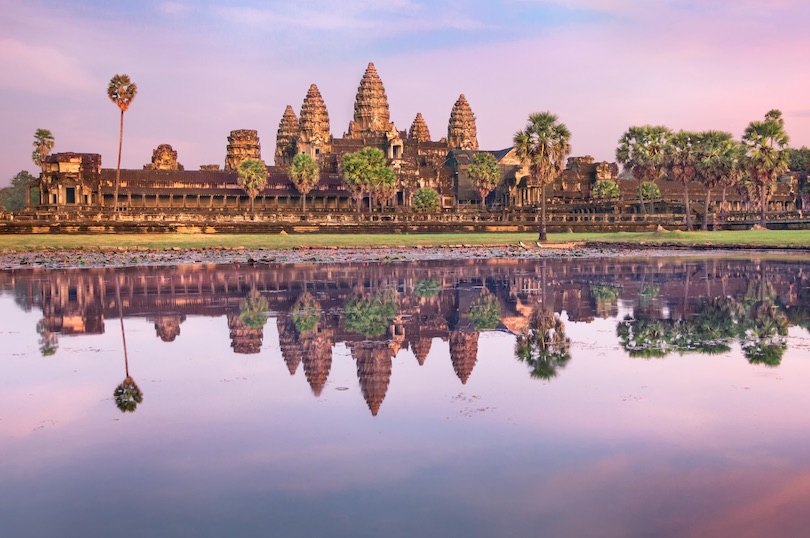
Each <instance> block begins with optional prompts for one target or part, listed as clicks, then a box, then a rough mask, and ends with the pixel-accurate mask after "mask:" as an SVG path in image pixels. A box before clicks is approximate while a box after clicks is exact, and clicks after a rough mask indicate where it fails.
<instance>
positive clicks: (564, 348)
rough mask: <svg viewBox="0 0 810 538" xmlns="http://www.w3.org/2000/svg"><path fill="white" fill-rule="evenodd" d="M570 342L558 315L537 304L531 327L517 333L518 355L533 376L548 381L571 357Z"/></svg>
mask: <svg viewBox="0 0 810 538" xmlns="http://www.w3.org/2000/svg"><path fill="white" fill-rule="evenodd" d="M570 344H571V339H570V338H568V337H567V336H566V335H565V324H564V323H563V322H562V320H561V319H560V318H559V316H557V315H556V314H555V313H554V312H552V311H551V310H548V309H546V308H540V307H538V308H537V309H536V310H535V311H534V312H532V314H531V318H530V319H529V329H528V330H527V331H524V332H522V333H521V334H519V335H518V336H517V339H516V342H515V357H516V358H517V359H518V360H519V361H521V362H525V363H526V364H528V365H529V367H530V368H531V374H530V375H531V376H532V377H533V378H535V379H544V380H546V381H548V380H550V379H552V378H554V377H556V376H557V370H558V369H560V368H565V366H566V365H567V364H568V361H570V360H571V354H570V351H569V348H570Z"/></svg>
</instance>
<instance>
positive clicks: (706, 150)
mask: <svg viewBox="0 0 810 538" xmlns="http://www.w3.org/2000/svg"><path fill="white" fill-rule="evenodd" d="M738 147H739V146H738V144H737V143H736V142H735V141H734V139H733V137H732V136H731V133H726V132H723V131H703V132H701V133H698V135H697V138H696V139H695V151H696V157H697V161H696V163H695V173H696V174H695V178H696V179H697V180H698V181H700V182H701V183H702V184H703V185H704V186H705V187H706V205H705V207H704V212H703V224H702V225H701V227H700V229H701V230H703V231H706V230H708V229H709V203H710V201H711V196H712V189H715V188H717V187H723V188H724V189H723V193H724V194H725V186H726V184H727V182H728V181H729V178H730V177H733V175H734V168H735V163H736V160H737V156H738V152H739V150H738ZM723 202H725V200H723ZM721 208H722V206H721Z"/></svg>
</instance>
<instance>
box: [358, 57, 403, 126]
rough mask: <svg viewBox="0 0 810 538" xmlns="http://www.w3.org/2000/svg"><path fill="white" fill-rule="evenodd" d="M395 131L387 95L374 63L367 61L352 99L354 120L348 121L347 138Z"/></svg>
mask: <svg viewBox="0 0 810 538" xmlns="http://www.w3.org/2000/svg"><path fill="white" fill-rule="evenodd" d="M389 131H396V128H395V127H394V124H392V123H391V115H390V113H389V111H388V96H387V95H386V94H385V88H384V87H383V83H382V80H380V76H379V75H378V74H377V69H376V68H375V67H374V63H372V62H369V64H368V67H367V68H366V72H365V73H364V74H363V78H362V79H361V80H360V86H358V87H357V97H356V98H355V101H354V120H353V121H351V122H350V123H349V134H348V138H353V139H355V140H357V139H362V138H363V137H364V136H368V135H375V134H378V135H379V134H383V133H387V132H389Z"/></svg>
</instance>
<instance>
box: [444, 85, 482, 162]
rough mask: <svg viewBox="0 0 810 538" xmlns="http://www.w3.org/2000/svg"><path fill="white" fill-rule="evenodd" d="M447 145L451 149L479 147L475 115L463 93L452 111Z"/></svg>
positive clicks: (474, 148)
mask: <svg viewBox="0 0 810 538" xmlns="http://www.w3.org/2000/svg"><path fill="white" fill-rule="evenodd" d="M447 145H448V146H449V147H450V149H463V150H470V149H471V150H477V149H478V130H477V129H476V127H475V115H474V114H473V111H472V108H471V107H470V103H468V102H467V98H466V97H464V94H463V93H462V94H461V95H459V97H458V99H457V100H456V103H455V104H454V105H453V110H452V111H451V112H450V121H449V122H448V125H447Z"/></svg>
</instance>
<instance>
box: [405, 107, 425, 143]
mask: <svg viewBox="0 0 810 538" xmlns="http://www.w3.org/2000/svg"><path fill="white" fill-rule="evenodd" d="M408 138H413V139H416V140H417V141H419V142H430V131H429V130H428V126H427V123H425V118H423V117H422V113H421V112H417V113H416V118H414V120H413V123H412V124H411V130H410V131H409V132H408Z"/></svg>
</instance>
